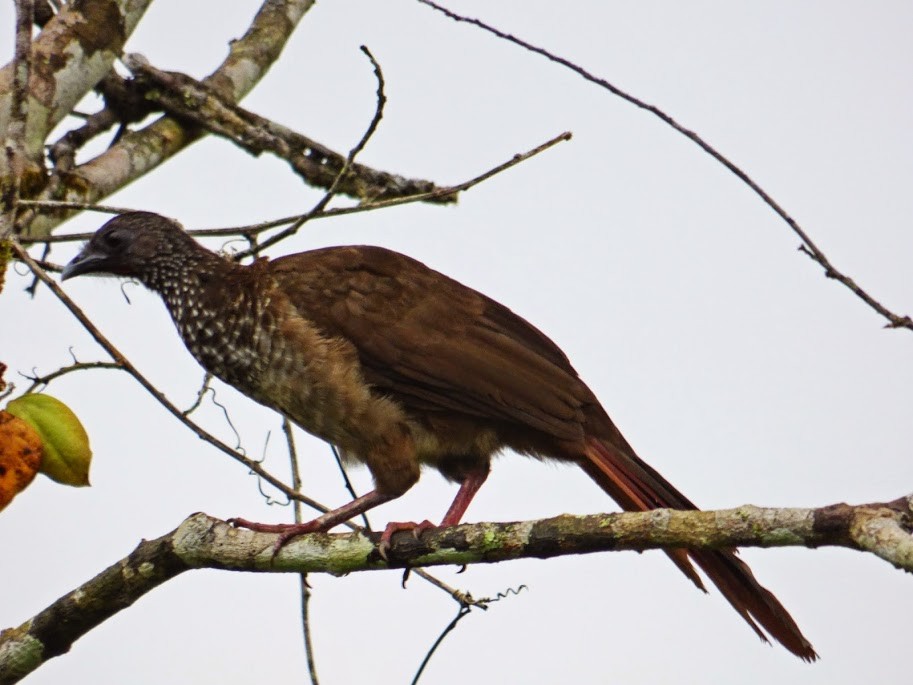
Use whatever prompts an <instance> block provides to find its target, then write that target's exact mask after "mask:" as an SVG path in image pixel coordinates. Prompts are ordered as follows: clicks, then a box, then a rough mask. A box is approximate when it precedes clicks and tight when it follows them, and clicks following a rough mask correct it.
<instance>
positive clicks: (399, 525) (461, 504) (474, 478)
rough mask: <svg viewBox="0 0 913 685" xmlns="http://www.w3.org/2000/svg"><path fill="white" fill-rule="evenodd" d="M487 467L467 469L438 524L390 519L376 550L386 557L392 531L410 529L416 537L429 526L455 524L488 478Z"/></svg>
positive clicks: (461, 517)
mask: <svg viewBox="0 0 913 685" xmlns="http://www.w3.org/2000/svg"><path fill="white" fill-rule="evenodd" d="M488 473H489V470H488V467H487V465H486V467H485V468H484V469H476V470H473V471H469V472H468V473H467V474H466V475H465V477H464V478H463V480H462V482H461V483H460V489H459V490H457V494H456V496H455V497H454V498H453V502H452V503H451V504H450V508H449V509H448V510H447V513H446V514H444V518H443V519H442V520H441V525H440V526H435V525H434V524H433V523H431V521H428V520H427V519H426V520H425V521H422V522H421V523H414V522H412V521H405V522H395V521H391V522H390V523H388V524H387V527H386V528H384V532H383V533H382V534H381V536H380V545H379V547H378V550H379V551H380V554H381V556H382V557H384V558H385V559H386V558H387V550H388V549H390V541H391V538H392V537H393V534H394V533H398V532H399V531H401V530H411V531H412V534H413V535H414V536H415V537H416V538H418V537H419V536H420V535H421V534H422V532H423V531H425V530H428V529H429V528H447V527H448V526H455V525H457V524H458V523H459V522H460V521H461V520H462V519H463V514H465V513H466V509H467V507H469V503H470V502H472V499H473V498H474V497H475V495H476V493H477V492H478V491H479V488H481V487H482V484H483V483H484V482H485V481H486V480H487V479H488Z"/></svg>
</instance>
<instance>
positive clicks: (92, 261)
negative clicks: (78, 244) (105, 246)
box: [60, 245, 108, 281]
mask: <svg viewBox="0 0 913 685" xmlns="http://www.w3.org/2000/svg"><path fill="white" fill-rule="evenodd" d="M107 266H108V255H105V254H101V253H99V252H96V251H95V250H93V249H92V247H91V246H90V245H86V246H85V247H84V248H83V249H82V252H80V253H79V254H78V255H76V256H75V257H73V259H72V260H71V261H70V263H69V264H67V265H66V266H65V267H63V271H61V272H60V280H61V281H65V280H67V279H68V278H73V276H80V275H82V274H91V273H99V272H105V271H107V269H106V267H107Z"/></svg>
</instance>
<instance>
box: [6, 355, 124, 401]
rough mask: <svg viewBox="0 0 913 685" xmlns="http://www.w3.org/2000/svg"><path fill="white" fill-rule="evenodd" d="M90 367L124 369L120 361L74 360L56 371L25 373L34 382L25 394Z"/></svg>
mask: <svg viewBox="0 0 913 685" xmlns="http://www.w3.org/2000/svg"><path fill="white" fill-rule="evenodd" d="M89 369H117V370H119V371H123V370H124V367H123V366H122V365H121V364H119V363H118V362H74V363H72V364H70V365H69V366H62V367H60V368H59V369H57V370H56V371H51V372H50V373H46V374H43V375H40V376H38V375H36V376H28V375H25V374H23V375H24V376H25V378H26V379H27V380H30V381H32V384H31V385H30V386H29V387H28V388H26V390H25V392H24V393H23V394H24V395H28V394H30V393H33V392H35V391H36V390H38V389H39V388H44V387H46V386H47V385H48V383H50V382H51V381H52V380H54V379H55V378H60V377H61V376H65V375H67V374H68V373H73V372H74V371H87V370H89Z"/></svg>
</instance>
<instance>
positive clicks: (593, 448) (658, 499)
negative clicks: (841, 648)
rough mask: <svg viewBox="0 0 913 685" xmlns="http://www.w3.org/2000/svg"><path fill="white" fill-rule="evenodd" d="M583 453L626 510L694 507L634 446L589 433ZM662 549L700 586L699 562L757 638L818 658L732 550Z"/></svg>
mask: <svg viewBox="0 0 913 685" xmlns="http://www.w3.org/2000/svg"><path fill="white" fill-rule="evenodd" d="M584 454H585V457H586V459H583V460H581V461H580V466H581V468H583V470H584V471H586V472H587V474H588V475H589V476H590V478H592V479H593V480H594V481H596V483H597V484H598V485H599V486H600V487H601V488H602V489H603V490H605V491H606V492H607V493H608V494H609V495H610V496H611V497H612V499H614V500H615V501H616V502H618V504H619V505H621V507H622V509H624V510H625V511H648V510H650V509H659V508H669V509H685V510H687V509H691V510H694V509H697V507H696V506H694V504H693V503H692V502H691V501H689V500H688V498H687V497H685V496H684V495H682V494H681V493H680V492H679V491H678V490H676V489H675V488H674V487H673V486H672V485H671V484H670V483H669V482H668V481H666V479H665V478H663V477H662V476H661V475H659V473H657V472H656V471H655V470H654V469H653V468H652V467H650V466H649V465H648V464H646V463H645V462H643V461H641V459H640V458H639V457H638V456H637V455H636V454H634V452H633V450H630V451H629V450H621V449H619V448H617V447H615V446H614V445H611V444H609V443H607V442H605V441H603V440H600V439H598V438H592V437H591V438H588V439H587V443H586V450H585V452H584ZM666 554H668V555H669V557H670V558H671V559H672V561H673V562H675V565H676V566H678V568H679V569H681V571H682V572H683V573H684V574H685V575H686V576H687V577H688V578H689V579H690V580H691V581H692V582H693V583H694V584H695V585H697V586H698V587H699V588H700V589H702V590H703V589H704V585H703V583H702V582H701V579H700V577H699V576H698V574H697V572H696V571H695V570H694V567H693V566H692V564H691V562H692V561H693V562H694V563H696V564H697V565H698V566H700V567H701V569H703V571H704V573H706V574H707V577H708V578H710V580H711V581H712V582H713V584H714V585H716V586H717V587H718V588H719V589H720V592H722V593H723V596H724V597H726V599H727V600H729V603H730V604H731V605H732V606H733V608H734V609H735V610H736V611H737V612H738V613H739V615H740V616H741V617H742V618H743V619H745V621H746V622H747V623H748V625H750V626H751V627H752V629H754V631H755V632H756V633H757V634H758V636H759V637H760V638H761V639H762V640H764V641H765V642H767V641H768V639H767V634H769V635H770V636H771V637H773V638H774V639H775V640H777V641H778V642H780V643H781V644H782V645H783V646H784V647H786V648H787V649H788V650H789V651H791V652H792V653H793V654H795V655H796V656H798V657H800V658H802V659H804V660H805V661H814V660H815V659H817V658H818V655H817V654H816V653H815V650H814V648H813V647H812V645H811V643H810V642H809V641H808V640H807V639H805V636H804V635H802V631H800V630H799V626H797V625H796V622H795V621H794V620H793V618H792V616H790V615H789V612H788V611H787V610H786V608H785V607H784V606H783V605H782V604H780V602H779V600H777V598H776V597H774V595H773V594H772V593H771V592H770V591H769V590H767V589H766V588H765V587H763V586H762V585H761V584H760V583H758V581H757V580H755V577H754V575H753V574H752V572H751V569H750V568H749V567H748V565H747V564H746V563H745V562H743V561H742V560H741V559H739V558H738V557H737V556H736V550H734V549H727V550H718V551H694V550H685V549H674V550H668V551H667V552H666ZM765 631H766V633H765Z"/></svg>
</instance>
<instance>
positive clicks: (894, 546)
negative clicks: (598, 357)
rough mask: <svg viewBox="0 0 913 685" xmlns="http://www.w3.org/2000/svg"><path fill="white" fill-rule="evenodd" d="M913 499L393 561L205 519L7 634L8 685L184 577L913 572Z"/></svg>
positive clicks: (424, 551) (609, 517) (407, 542)
mask: <svg viewBox="0 0 913 685" xmlns="http://www.w3.org/2000/svg"><path fill="white" fill-rule="evenodd" d="M911 522H913V495H910V496H907V497H902V498H900V499H897V500H894V501H892V502H883V503H874V504H862V505H856V506H851V505H847V504H834V505H831V506H826V507H820V508H816V509H804V508H762V507H755V506H743V507H739V508H737V509H728V510H720V511H677V510H669V509H657V510H655V511H650V512H644V513H624V514H596V515H590V516H570V515H564V516H557V517H555V518H550V519H543V520H538V521H521V522H514V523H477V524H466V525H461V526H454V527H452V528H441V529H433V530H428V531H425V533H424V534H423V535H422V536H421V538H420V539H415V538H414V537H413V536H412V535H411V534H410V533H409V532H403V533H399V534H397V535H396V536H394V539H393V544H392V545H391V547H390V549H389V551H388V552H387V560H386V561H385V560H384V559H383V558H382V557H381V555H380V554H379V552H378V549H377V542H378V540H379V535H378V534H376V533H372V534H365V533H361V532H357V533H345V534H339V535H330V534H325V533H314V534H311V535H304V536H301V537H299V538H297V539H296V540H293V541H292V542H290V543H289V544H288V545H286V546H285V547H283V548H282V550H281V551H280V552H279V553H278V554H276V555H274V553H273V550H274V544H275V542H276V535H275V534H271V533H258V532H254V531H250V530H242V529H237V528H232V527H231V526H229V525H228V524H227V523H225V522H224V521H221V520H219V519H216V518H213V517H211V516H208V515H206V514H194V515H192V516H190V517H189V518H187V519H186V520H185V521H184V522H183V523H181V524H180V525H179V526H178V527H177V528H176V529H175V530H174V531H172V532H171V533H168V534H167V535H164V536H162V537H161V538H158V539H157V540H152V541H144V542H142V543H140V545H139V546H138V547H137V548H136V550H134V551H133V553H132V554H130V555H129V556H128V557H127V558H126V559H123V560H121V561H119V562H117V563H116V564H114V565H113V566H111V567H110V568H108V569H106V570H104V571H102V572H101V573H100V574H99V575H98V576H96V577H95V578H93V579H92V580H90V581H89V582H87V583H85V584H84V585H82V586H80V587H78V588H76V589H75V590H73V591H72V592H70V593H69V594H67V595H65V596H64V597H62V598H60V599H59V600H57V601H56V602H54V603H53V604H51V605H50V606H49V607H47V608H46V609H44V610H43V611H41V612H39V613H38V614H36V615H35V616H34V617H33V618H31V619H29V620H28V621H26V622H25V623H23V624H22V625H20V626H18V627H16V628H11V629H8V630H5V631H3V632H2V633H0V685H8V684H10V683H15V682H18V681H19V680H20V679H21V678H22V677H24V676H25V675H27V674H28V673H30V672H31V671H33V670H34V669H36V668H37V667H38V666H40V665H41V664H42V663H43V662H44V661H46V660H48V659H50V658H52V657H54V656H59V655H60V654H64V653H66V652H67V651H68V650H69V649H70V647H71V646H72V644H73V643H74V642H75V641H76V640H77V639H78V638H80V637H81V636H83V635H85V634H86V633H87V632H89V631H90V630H91V629H92V628H94V627H96V626H97V625H99V624H100V623H101V622H102V621H104V620H106V619H107V618H110V617H111V616H113V615H114V614H115V613H117V612H118V611H120V610H121V609H124V608H126V607H129V606H130V605H131V604H132V603H133V602H135V601H136V600H137V599H138V598H139V597H141V596H142V595H143V594H145V593H147V592H149V591H151V590H153V589H154V588H156V587H158V586H159V585H161V584H162V583H163V582H165V581H167V580H169V579H170V578H173V577H175V576H177V575H178V574H180V573H183V572H184V571H187V570H190V569H196V568H214V569H223V570H233V571H260V572H286V573H331V574H337V575H338V574H344V573H352V572H355V571H369V570H383V569H390V568H410V567H413V566H440V565H448V564H449V565H452V564H456V565H463V564H473V563H495V562H501V561H507V560H510V559H519V558H539V559H544V558H549V557H555V556H563V555H568V554H588V553H593V552H607V551H621V550H636V551H642V550H648V549H671V548H689V549H721V548H731V547H786V546H792V547H812V548H814V547H821V546H825V545H831V546H841V547H847V548H850V549H856V550H861V551H867V552H871V553H873V554H876V555H877V556H879V557H881V558H882V559H885V560H887V561H888V562H889V563H891V564H892V565H894V566H896V567H897V568H900V569H903V570H905V571H908V572H911V571H913V538H911V534H910V533H911Z"/></svg>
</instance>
